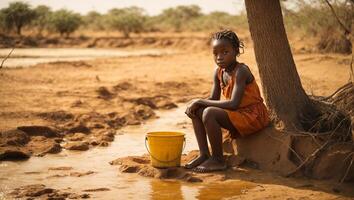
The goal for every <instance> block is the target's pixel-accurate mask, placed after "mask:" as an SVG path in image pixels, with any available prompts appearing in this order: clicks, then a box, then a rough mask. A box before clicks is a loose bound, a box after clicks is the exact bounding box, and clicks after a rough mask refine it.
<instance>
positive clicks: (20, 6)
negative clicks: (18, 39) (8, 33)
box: [1, 2, 36, 35]
mask: <svg viewBox="0 0 354 200" xmlns="http://www.w3.org/2000/svg"><path fill="white" fill-rule="evenodd" d="M35 17H36V13H35V12H34V11H33V10H32V9H31V8H30V5H29V4H27V3H23V2H13V3H10V4H9V7H7V8H4V9H2V10H1V18H2V26H4V27H5V28H7V29H15V30H16V33H17V34H18V35H21V31H22V28H23V27H24V26H26V25H28V24H30V23H31V21H32V20H33V19H34V18H35Z"/></svg>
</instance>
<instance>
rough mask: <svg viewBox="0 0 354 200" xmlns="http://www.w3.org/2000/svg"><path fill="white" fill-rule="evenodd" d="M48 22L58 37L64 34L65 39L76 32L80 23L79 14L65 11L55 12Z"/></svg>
mask: <svg viewBox="0 0 354 200" xmlns="http://www.w3.org/2000/svg"><path fill="white" fill-rule="evenodd" d="M49 21H50V26H51V27H52V29H54V30H55V31H57V32H59V33H60V36H63V35H64V34H65V35H66V37H69V35H70V34H71V33H72V32H74V31H76V30H77V29H78V28H79V27H80V24H81V23H82V20H81V17H80V15H79V14H76V13H74V12H71V11H68V10H66V9H61V10H58V11H55V12H54V13H53V14H52V15H51V17H50V20H49Z"/></svg>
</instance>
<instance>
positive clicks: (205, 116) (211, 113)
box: [202, 107, 216, 123]
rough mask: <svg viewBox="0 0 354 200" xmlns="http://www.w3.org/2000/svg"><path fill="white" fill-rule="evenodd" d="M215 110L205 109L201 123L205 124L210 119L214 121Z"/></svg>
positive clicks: (212, 108) (213, 108) (211, 108)
mask: <svg viewBox="0 0 354 200" xmlns="http://www.w3.org/2000/svg"><path fill="white" fill-rule="evenodd" d="M215 114H216V109H215V107H207V108H205V109H204V111H203V115H202V121H203V123H206V122H208V121H210V120H212V119H215Z"/></svg>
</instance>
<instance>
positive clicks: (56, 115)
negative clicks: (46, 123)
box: [38, 110, 74, 121]
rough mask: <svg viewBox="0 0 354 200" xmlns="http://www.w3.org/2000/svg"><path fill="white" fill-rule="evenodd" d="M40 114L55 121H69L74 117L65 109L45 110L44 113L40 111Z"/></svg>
mask: <svg viewBox="0 0 354 200" xmlns="http://www.w3.org/2000/svg"><path fill="white" fill-rule="evenodd" d="M38 116H39V117H42V118H44V119H46V120H53V121H68V120H72V119H73V118H74V115H73V114H71V113H68V112H66V111H63V110H59V111H54V112H43V113H39V114H38Z"/></svg>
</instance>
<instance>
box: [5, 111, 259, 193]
mask: <svg viewBox="0 0 354 200" xmlns="http://www.w3.org/2000/svg"><path fill="white" fill-rule="evenodd" d="M184 109H185V108H184V106H180V107H179V108H177V109H175V110H173V111H165V112H159V113H157V114H158V116H160V118H159V119H156V120H152V121H148V122H147V123H146V124H143V125H141V126H134V127H126V128H124V129H121V130H119V131H117V136H116V138H115V141H114V142H112V143H111V145H110V146H109V147H97V148H94V149H92V150H89V151H86V152H73V151H63V152H61V153H60V154H56V155H46V156H45V157H43V158H41V157H32V158H30V159H29V160H27V161H21V162H9V161H4V162H0V197H1V193H3V194H4V193H5V194H6V193H7V192H9V191H11V189H13V188H16V187H19V186H22V185H27V184H45V185H46V186H47V187H51V188H56V189H63V190H65V189H66V188H68V187H70V188H71V189H70V190H71V191H74V192H77V193H82V192H83V190H86V189H95V188H109V189H110V190H109V191H101V192H92V193H91V197H93V198H97V199H176V200H177V199H222V198H227V197H232V196H236V195H239V194H240V193H241V191H242V190H244V189H247V188H251V187H254V184H253V183H250V182H243V181H226V182H224V183H219V184H203V183H193V184H192V183H185V182H180V181H162V180H156V179H151V178H144V177H140V176H138V175H133V174H122V173H120V172H119V171H118V170H117V166H111V165H109V163H108V162H109V161H112V160H114V159H116V158H118V157H122V156H128V155H141V154H144V153H146V150H145V146H144V139H145V133H146V132H148V131H154V130H155V131H156V130H169V131H183V132H185V133H186V141H187V145H186V148H185V150H184V153H185V152H188V151H190V150H192V149H197V144H196V141H195V139H194V135H193V131H192V129H191V126H190V124H189V123H188V122H189V120H188V118H187V117H186V116H185V115H184V112H183V111H184ZM55 167H72V168H73V169H70V170H49V168H55ZM87 171H94V172H95V173H94V174H90V175H86V176H82V177H72V176H63V175H68V174H70V172H87ZM60 176H61V177H60Z"/></svg>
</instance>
